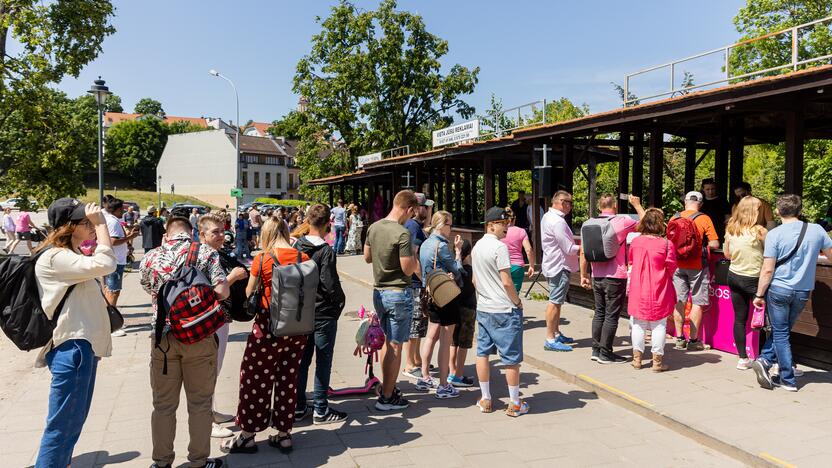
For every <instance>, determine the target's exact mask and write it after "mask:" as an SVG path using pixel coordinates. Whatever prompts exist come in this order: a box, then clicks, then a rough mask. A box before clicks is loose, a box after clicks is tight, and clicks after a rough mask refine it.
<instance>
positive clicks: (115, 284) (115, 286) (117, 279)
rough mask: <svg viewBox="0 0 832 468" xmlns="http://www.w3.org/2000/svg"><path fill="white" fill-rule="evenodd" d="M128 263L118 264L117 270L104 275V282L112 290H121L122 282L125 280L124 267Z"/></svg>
mask: <svg viewBox="0 0 832 468" xmlns="http://www.w3.org/2000/svg"><path fill="white" fill-rule="evenodd" d="M125 266H127V265H116V271H114V272H112V273H110V274H109V275H107V276H105V277H104V284H106V285H107V290H109V291H110V292H119V291H121V283H122V281H123V280H124V267H125Z"/></svg>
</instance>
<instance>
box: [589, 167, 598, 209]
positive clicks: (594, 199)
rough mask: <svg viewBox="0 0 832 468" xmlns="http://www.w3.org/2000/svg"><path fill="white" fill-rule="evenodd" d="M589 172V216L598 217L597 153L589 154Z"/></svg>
mask: <svg viewBox="0 0 832 468" xmlns="http://www.w3.org/2000/svg"><path fill="white" fill-rule="evenodd" d="M587 170H588V171H589V216H590V217H595V216H598V167H597V165H596V163H595V153H590V154H589V161H588V162H587Z"/></svg>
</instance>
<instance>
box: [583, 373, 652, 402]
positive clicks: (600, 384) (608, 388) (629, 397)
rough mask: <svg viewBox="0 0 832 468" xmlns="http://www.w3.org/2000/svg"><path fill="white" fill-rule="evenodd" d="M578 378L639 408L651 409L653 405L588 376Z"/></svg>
mask: <svg viewBox="0 0 832 468" xmlns="http://www.w3.org/2000/svg"><path fill="white" fill-rule="evenodd" d="M578 378H579V379H581V380H584V381H586V382H588V383H591V384H592V385H596V386H598V387H601V388H603V389H604V390H606V391H608V392H612V393H615V394H616V395H618V396H620V397H622V398H624V399H626V400H628V401H630V402H633V403H635V404H637V405H639V406H643V407H645V408H652V407H653V405H652V404H651V403H647V402H646V401H644V400H641V399H638V398H636V397H634V396H632V395H630V394H629V393H627V392H625V391H623V390H619V389H617V388H615V387H612V386H610V385H607V384H605V383H603V382H601V381H599V380H595V379H593V378H592V377H590V376H588V375H584V374H578Z"/></svg>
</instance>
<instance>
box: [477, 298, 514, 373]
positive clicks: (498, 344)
mask: <svg viewBox="0 0 832 468" xmlns="http://www.w3.org/2000/svg"><path fill="white" fill-rule="evenodd" d="M497 353H499V355H500V360H501V361H502V363H503V364H505V365H507V366H515V365H518V364H520V363H521V362H523V309H517V308H512V309H511V312H506V313H493V312H482V311H477V357H483V356H490V355H492V354H497Z"/></svg>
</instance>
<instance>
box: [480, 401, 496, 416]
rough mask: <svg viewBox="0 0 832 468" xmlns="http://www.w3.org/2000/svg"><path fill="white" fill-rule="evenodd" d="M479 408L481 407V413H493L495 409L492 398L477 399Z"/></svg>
mask: <svg viewBox="0 0 832 468" xmlns="http://www.w3.org/2000/svg"><path fill="white" fill-rule="evenodd" d="M477 408H479V409H480V413H493V412H494V409H492V407H491V400H486V399H482V400H479V401H477Z"/></svg>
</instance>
